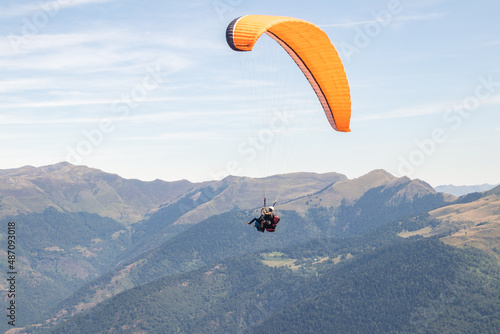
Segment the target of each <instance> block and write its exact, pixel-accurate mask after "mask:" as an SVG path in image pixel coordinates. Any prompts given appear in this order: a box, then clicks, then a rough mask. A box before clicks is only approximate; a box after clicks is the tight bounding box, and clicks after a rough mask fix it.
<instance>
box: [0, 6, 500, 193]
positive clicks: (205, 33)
mask: <svg viewBox="0 0 500 334" xmlns="http://www.w3.org/2000/svg"><path fill="white" fill-rule="evenodd" d="M499 12H500V2H498V1H489V0H488V1H487V0H479V1H474V2H473V1H466V0H453V1H452V0H421V1H410V0H383V1H378V0H370V1H367V0H366V1H364V0H359V1H331V0H329V1H326V0H324V1H315V0H309V1H270V0H265V1H264V0H252V1H250V0H193V1H190V0H184V1H168V0H166V1H165V0H163V1H159V0H156V1H152V0H141V1H138V0H41V1H19V0H16V1H2V3H1V4H0V169H8V168H18V167H21V166H25V165H32V166H44V165H50V164H54V163H58V162H61V161H69V162H71V163H73V164H77V165H86V166H89V167H93V168H98V169H101V170H103V171H106V172H110V173H116V174H119V175H120V176H122V177H125V178H136V179H141V180H144V181H149V180H154V179H162V180H167V181H173V180H180V179H188V180H190V181H193V182H199V181H207V180H214V179H221V178H223V177H225V176H227V175H238V176H250V177H263V176H266V175H272V174H278V173H292V172H298V171H307V172H317V173H326V172H338V173H342V174H345V175H346V176H347V177H349V178H356V177H359V176H362V175H364V174H366V173H368V172H370V171H372V170H374V169H385V170H386V171H388V172H390V173H391V174H393V175H395V176H398V177H401V176H404V175H406V176H408V177H410V178H411V179H415V178H418V179H421V180H424V181H426V182H428V183H430V184H431V185H433V186H438V185H444V184H454V185H474V184H483V183H489V184H498V183H500V173H499V170H500V168H499V167H500V112H499V111H500V57H499V55H500V35H499V33H498V32H499V31H500V21H499V20H498V13H499ZM247 14H266V15H281V16H291V17H296V18H300V19H303V20H306V21H310V22H312V23H314V24H316V25H317V26H318V27H320V28H321V29H322V30H324V31H325V32H326V33H327V34H328V36H329V38H330V40H331V41H332V43H333V45H334V46H335V47H336V49H337V51H338V53H339V55H340V57H341V59H342V62H343V64H344V68H345V70H346V73H347V77H348V80H349V85H350V90H351V100H352V118H351V126H350V127H351V132H349V133H341V132H336V131H334V130H332V128H331V127H330V126H329V124H328V121H327V119H326V117H325V115H324V113H323V111H322V109H321V106H320V104H319V102H318V100H317V98H316V96H315V94H314V92H313V91H312V89H311V87H310V86H309V84H308V83H307V80H306V79H305V77H304V76H303V75H302V73H301V72H300V71H299V69H298V67H297V66H296V65H295V64H294V63H293V61H292V60H291V59H290V57H289V56H288V55H287V54H286V53H285V52H284V51H283V50H281V49H280V47H279V46H278V45H277V44H276V43H275V42H274V41H272V40H270V39H269V38H267V37H266V36H263V37H262V38H261V39H260V40H259V42H258V43H257V44H256V46H255V48H254V50H253V51H251V52H247V53H242V52H234V51H232V50H231V49H230V48H229V47H228V45H227V43H226V40H225V30H226V27H227V25H228V24H229V23H230V22H231V21H232V20H233V19H234V18H236V17H239V16H242V15H247Z"/></svg>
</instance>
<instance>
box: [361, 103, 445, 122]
mask: <svg viewBox="0 0 500 334" xmlns="http://www.w3.org/2000/svg"><path fill="white" fill-rule="evenodd" d="M449 106H450V104H449V103H435V104H427V105H421V106H415V107H408V108H400V109H396V110H391V111H388V112H385V113H378V114H371V115H365V116H359V117H353V120H354V121H371V120H380V119H395V118H404V117H415V116H426V115H432V114H438V113H442V112H444V111H446V110H447V108H449Z"/></svg>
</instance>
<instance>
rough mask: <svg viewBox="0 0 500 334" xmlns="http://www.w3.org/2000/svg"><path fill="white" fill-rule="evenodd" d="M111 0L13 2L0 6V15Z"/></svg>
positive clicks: (45, 10)
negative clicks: (13, 3)
mask: <svg viewBox="0 0 500 334" xmlns="http://www.w3.org/2000/svg"><path fill="white" fill-rule="evenodd" d="M111 1H116V0H64V1H62V0H52V1H47V2H37V3H35V2H33V3H29V4H15V5H9V6H2V7H0V17H3V18H6V17H16V16H24V15H29V14H32V13H34V12H37V11H40V12H46V13H55V12H57V11H59V10H61V9H64V8H69V7H74V6H80V5H87V4H93V3H102V2H111Z"/></svg>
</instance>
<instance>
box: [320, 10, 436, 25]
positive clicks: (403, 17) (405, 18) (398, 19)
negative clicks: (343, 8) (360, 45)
mask: <svg viewBox="0 0 500 334" xmlns="http://www.w3.org/2000/svg"><path fill="white" fill-rule="evenodd" d="M442 16H443V14H440V13H429V14H426V15H401V16H396V17H392V18H390V19H388V20H380V19H372V20H364V21H346V22H342V23H331V24H322V25H319V26H320V27H339V28H353V27H356V26H361V25H367V24H371V23H380V22H387V21H389V22H410V21H428V20H436V19H439V18H440V17H442Z"/></svg>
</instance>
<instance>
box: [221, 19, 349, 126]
mask: <svg viewBox="0 0 500 334" xmlns="http://www.w3.org/2000/svg"><path fill="white" fill-rule="evenodd" d="M263 33H266V34H267V35H269V36H270V37H271V38H273V39H274V40H275V41H277V42H278V43H279V44H280V45H281V46H282V47H283V48H284V49H285V50H286V51H287V52H288V54H289V55H290V56H291V57H292V58H293V60H294V61H295V63H297V65H298V66H299V68H300V69H301V70H302V72H303V73H304V75H305V76H306V78H307V80H309V83H310V84H311V86H312V88H313V89H314V91H315V92H316V95H317V96H318V98H319V101H320V102H321V105H322V106H323V110H324V111H325V114H326V117H327V118H328V121H329V122H330V125H331V126H332V127H333V128H334V129H335V130H337V131H342V132H349V131H351V130H350V129H349V122H350V119H351V97H350V91H349V84H348V82H347V75H346V73H345V70H344V66H343V65H342V61H341V60H340V57H339V55H338V53H337V51H336V50H335V47H334V46H333V45H332V43H331V42H330V39H329V38H328V35H327V34H326V33H325V32H324V31H323V30H321V29H320V28H318V27H317V26H315V25H314V24H312V23H310V22H307V21H304V20H299V19H295V18H292V17H284V16H269V15H247V16H242V17H240V18H237V19H235V20H233V21H232V22H231V23H230V24H229V26H228V27H227V31H226V39H227V42H228V44H229V46H230V47H231V48H232V49H233V50H235V51H251V50H252V48H253V46H254V45H255V43H256V42H257V40H258V39H259V37H260V36H261V35H262V34H263Z"/></svg>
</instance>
